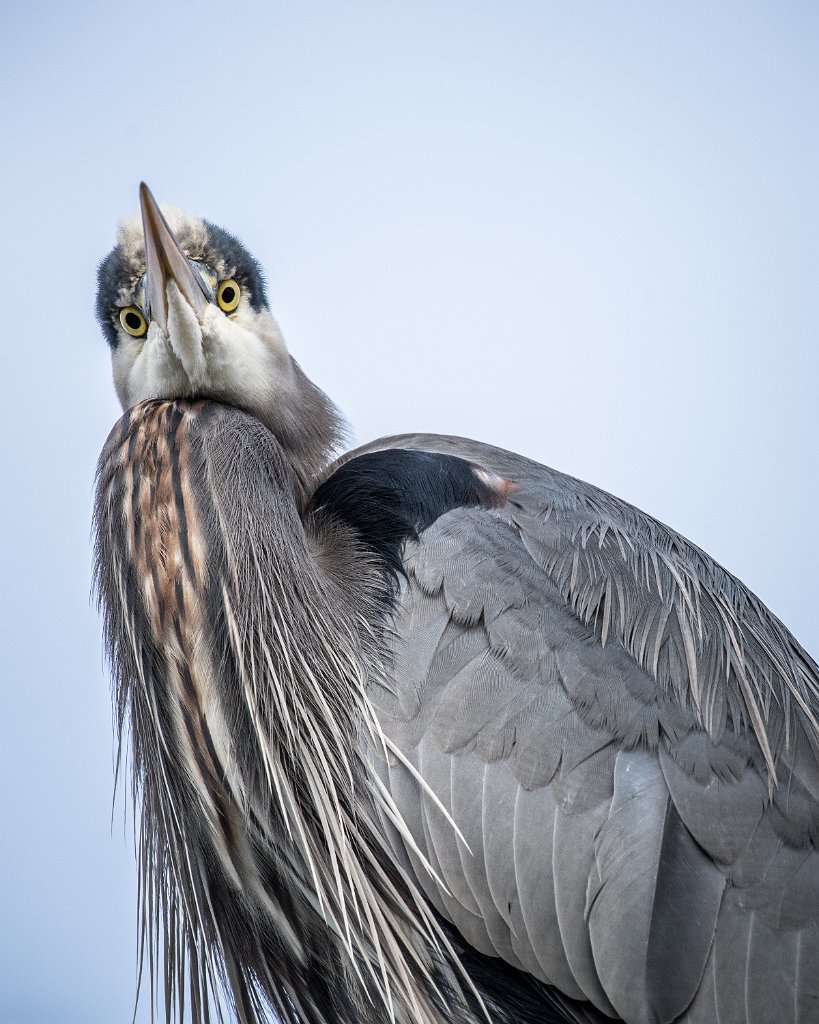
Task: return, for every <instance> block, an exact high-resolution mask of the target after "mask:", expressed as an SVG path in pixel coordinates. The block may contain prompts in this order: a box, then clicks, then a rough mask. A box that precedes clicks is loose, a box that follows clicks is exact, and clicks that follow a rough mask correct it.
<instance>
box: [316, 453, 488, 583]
mask: <svg viewBox="0 0 819 1024" xmlns="http://www.w3.org/2000/svg"><path fill="white" fill-rule="evenodd" d="M498 483H499V485H501V486H500V487H498V488H495V487H493V486H491V483H490V478H489V476H488V475H487V474H484V473H482V471H481V470H480V468H479V467H478V466H475V465H474V464H473V463H471V462H467V460H466V459H461V458H458V457H457V456H455V455H438V454H436V453H434V452H418V451H407V450H405V449H402V448H396V449H390V450H387V451H381V452H368V453H367V454H365V455H359V456H358V458H355V459H352V460H351V461H350V462H347V463H345V464H344V465H343V466H341V468H340V469H337V470H336V472H335V473H333V475H332V476H331V477H330V478H329V479H327V480H325V481H324V483H323V484H322V485H321V486H320V487H319V488H318V489H317V490H316V492H315V494H314V495H313V498H312V500H311V502H310V508H309V509H308V513H309V512H319V511H325V512H327V513H329V514H330V515H332V516H333V517H334V518H335V519H338V520H341V521H342V522H343V523H345V524H347V525H348V526H350V527H352V528H353V529H354V530H355V531H356V533H357V534H358V535H359V537H360V538H361V540H362V541H363V542H364V543H365V544H366V545H367V547H369V548H370V549H371V550H372V551H374V552H375V553H376V554H377V555H378V556H379V557H380V558H381V559H382V560H383V562H384V565H385V567H386V569H387V571H388V572H389V574H390V575H391V576H392V578H393V580H394V581H395V582H396V583H397V581H398V576H399V575H400V574H401V573H402V572H403V568H402V553H403V548H404V544H405V542H406V541H407V540H417V538H418V535H419V534H420V533H421V532H422V531H423V530H425V529H426V528H427V527H428V526H431V525H432V524H433V523H434V522H435V520H436V519H438V517H439V516H442V515H443V514H444V513H445V512H449V511H450V510H451V509H453V508H460V507H468V506H475V505H483V506H484V507H485V508H493V507H496V506H498V505H501V504H503V502H504V501H505V499H506V496H507V493H508V491H507V490H506V489H504V487H503V486H502V485H503V484H505V481H502V480H498Z"/></svg>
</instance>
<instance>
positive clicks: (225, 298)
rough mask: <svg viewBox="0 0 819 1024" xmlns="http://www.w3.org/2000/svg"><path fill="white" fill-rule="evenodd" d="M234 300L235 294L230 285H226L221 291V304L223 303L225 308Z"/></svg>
mask: <svg viewBox="0 0 819 1024" xmlns="http://www.w3.org/2000/svg"><path fill="white" fill-rule="evenodd" d="M235 298H236V292H235V291H234V290H233V286H232V285H228V286H227V288H223V289H222V302H224V304H225V305H226V306H229V305H230V304H231V302H233V300H234V299H235Z"/></svg>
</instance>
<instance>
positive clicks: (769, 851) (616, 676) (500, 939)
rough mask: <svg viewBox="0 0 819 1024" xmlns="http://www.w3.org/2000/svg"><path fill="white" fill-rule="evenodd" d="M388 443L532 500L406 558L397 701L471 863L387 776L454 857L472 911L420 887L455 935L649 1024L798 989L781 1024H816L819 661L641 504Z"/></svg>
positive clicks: (442, 523)
mask: <svg viewBox="0 0 819 1024" xmlns="http://www.w3.org/2000/svg"><path fill="white" fill-rule="evenodd" d="M385 444H386V445H390V444H392V445H395V446H398V447H401V448H412V447H415V446H418V447H421V448H423V449H424V450H436V451H442V452H448V453H451V452H455V451H457V452H459V453H461V454H462V455H464V456H466V457H467V458H469V459H471V460H472V461H474V462H475V463H477V464H478V465H481V466H483V467H484V468H486V469H487V470H489V471H491V472H493V473H496V474H499V475H501V476H503V477H504V478H505V479H508V480H510V481H511V482H512V483H513V484H514V485H515V488H516V489H515V490H514V491H512V492H511V494H510V497H509V501H508V503H507V505H506V506H505V507H504V508H503V509H499V510H494V511H486V510H456V511H452V512H450V513H448V514H447V515H445V516H443V517H441V518H440V519H439V520H438V521H437V522H436V523H435V524H434V525H433V526H431V527H430V528H429V529H428V530H427V531H426V532H425V533H424V535H423V536H422V537H421V538H420V540H419V542H418V543H415V544H410V545H408V549H407V554H406V560H405V561H406V567H407V582H406V584H405V587H404V590H403V592H402V597H401V602H400V611H399V615H398V620H397V625H396V630H395V641H394V644H395V651H396V655H395V657H396V661H395V666H396V670H395V675H394V678H393V679H392V680H391V688H390V689H389V690H383V691H382V690H378V688H376V691H375V695H374V702H375V704H376V707H377V709H378V711H379V715H380V720H381V722H382V724H383V726H384V728H385V729H386V731H387V732H388V734H389V735H390V736H391V737H392V738H393V739H394V740H395V741H396V743H397V744H398V745H399V746H400V747H401V748H402V750H403V751H404V753H405V754H406V755H407V756H408V757H412V758H415V759H416V763H417V764H418V765H419V767H420V768H421V774H422V775H423V777H424V778H425V779H426V781H427V782H428V783H430V785H431V787H432V788H433V790H434V791H435V792H436V793H437V795H438V797H439V798H440V799H441V801H442V802H443V803H444V805H445V807H446V808H447V809H448V810H449V811H450V812H451V813H452V816H453V818H454V820H455V823H456V824H457V825H458V826H459V827H460V828H461V830H462V831H463V833H464V838H465V840H466V842H467V843H469V845H470V847H471V848H472V851H473V854H474V855H473V856H470V854H468V853H466V851H465V849H464V846H463V844H462V843H461V844H458V846H457V849H458V853H459V854H460V856H459V857H458V858H456V859H453V850H454V849H455V848H456V844H455V842H454V841H453V840H452V837H451V827H450V826H449V824H448V823H447V822H446V821H445V819H444V818H443V816H442V815H441V814H440V812H439V811H438V810H437V809H436V808H435V807H434V806H432V805H431V804H430V801H429V799H428V798H426V797H425V796H424V794H423V793H422V792H421V791H420V789H419V787H418V785H417V783H416V782H414V781H413V780H410V779H409V778H407V777H406V772H405V771H404V769H403V768H402V767H401V766H400V765H394V766H392V767H391V768H387V767H386V766H384V765H383V764H382V765H381V770H382V771H384V772H385V775H386V777H387V778H389V779H390V780H391V783H392V787H393V792H395V793H396V794H397V795H398V800H397V802H398V805H399V807H400V808H401V809H402V810H403V809H404V807H405V806H411V807H413V808H415V807H420V817H419V816H418V814H417V812H416V816H415V819H414V821H415V830H416V831H415V839H416V842H417V843H418V846H419V848H420V849H421V850H422V851H423V852H428V853H429V854H430V855H431V856H432V857H433V858H435V857H436V856H437V853H438V851H439V850H442V849H443V850H446V860H445V861H444V860H442V859H441V858H440V857H438V858H437V863H438V864H439V865H440V867H441V875H442V878H443V881H444V882H445V883H446V886H447V889H448V892H444V891H442V889H441V887H440V886H439V885H437V884H435V883H434V882H432V881H431V880H429V879H428V878H426V879H425V876H424V873H423V871H422V870H421V868H420V867H419V866H418V865H417V864H416V865H414V868H413V870H414V872H415V874H416V875H417V876H418V877H419V878H420V879H421V880H422V882H423V884H424V885H425V889H426V891H427V893H428V895H429V896H430V898H431V899H432V900H433V902H434V903H435V904H436V906H437V907H438V908H439V910H440V912H441V913H442V914H444V915H445V916H447V917H449V918H450V919H451V920H453V921H454V922H455V923H456V924H457V925H458V926H459V927H460V929H461V930H462V932H463V933H464V934H465V935H468V937H469V938H470V940H471V941H472V942H473V943H474V944H475V945H476V947H477V948H479V949H481V950H482V951H483V952H487V953H494V954H497V955H500V956H502V957H504V959H506V960H508V961H509V962H510V963H513V964H515V965H516V966H519V967H521V968H523V969H525V970H527V971H529V972H531V973H534V974H535V975H536V976H538V977H541V978H543V979H544V980H547V981H550V982H553V983H555V984H557V985H558V986H560V987H561V988H562V989H563V991H565V992H567V993H569V994H571V995H573V996H575V997H585V998H587V999H589V1000H590V1001H591V1002H592V1003H593V1004H594V1005H595V1006H597V1007H598V1008H599V1009H600V1010H601V1011H603V1012H604V1013H608V1014H612V1015H614V1014H615V1013H616V1014H617V1015H620V1016H622V1017H623V1018H624V1019H626V1020H628V1021H634V1022H642V1021H646V1022H649V1021H669V1022H670V1021H674V1020H677V1019H678V1018H680V1017H683V1015H684V1014H687V1016H685V1018H684V1019H686V1020H690V1021H691V1022H694V1021H703V1022H705V1021H714V1020H718V1019H719V1020H724V1019H734V1018H733V1017H732V1016H731V1014H732V1013H737V1012H740V1011H739V1010H738V1009H736V1008H737V1007H740V1006H742V1007H743V1009H742V1010H741V1013H743V1014H744V1013H745V1010H744V1006H745V1001H746V992H751V991H754V990H765V992H762V991H760V992H759V994H758V995H757V996H756V997H755V998H756V1000H757V1004H758V1006H759V1007H764V1006H767V1005H769V1004H770V1003H771V1001H772V1000H773V999H774V996H773V995H771V994H770V992H769V991H768V988H767V986H766V985H765V984H764V982H762V981H761V980H760V979H764V978H766V977H770V978H772V979H774V978H776V979H779V978H781V977H787V978H789V979H790V981H789V982H788V985H790V986H791V992H792V993H793V992H798V994H797V995H795V996H793V998H792V1000H791V1002H792V1008H791V1007H790V1006H789V1007H787V1008H786V1007H785V1006H783V1005H782V1004H779V1010H778V1016H777V1017H776V1019H777V1020H788V1021H789V1020H793V1021H808V1020H811V1019H814V1018H815V1017H816V1015H817V1014H819V1002H817V1000H819V981H817V979H819V961H817V960H815V959H814V957H815V956H816V949H817V942H819V854H817V851H816V837H817V825H819V800H818V799H817V798H818V797H819V789H817V777H816V764H817V760H816V750H817V745H816V730H815V722H814V713H815V709H816V707H817V699H816V686H817V681H818V680H819V673H817V669H816V665H815V663H814V662H813V661H812V660H811V659H810V658H809V657H808V656H807V655H806V654H805V652H804V651H802V650H801V648H799V646H798V644H797V643H796V642H795V641H794V640H793V638H792V637H791V636H790V634H789V633H788V632H787V630H786V629H785V628H784V627H783V626H782V624H781V623H780V622H779V621H778V620H776V619H775V618H774V617H773V616H772V615H771V614H770V613H769V612H768V611H767V610H766V609H765V608H764V606H762V605H761V603H760V602H759V601H758V600H757V599H756V598H754V597H753V595H751V594H750V593H749V592H748V591H747V589H746V588H745V587H744V586H743V585H742V584H741V583H740V582H739V581H738V580H736V579H735V578H733V577H731V576H730V575H729V574H728V573H726V572H725V571H724V570H723V569H721V567H719V566H718V565H716V564H715V563H714V562H713V561H712V560H711V559H710V558H708V556H707V555H705V554H704V553H702V552H701V551H699V550H697V549H696V548H694V547H693V546H692V545H690V544H689V543H688V542H686V541H685V540H684V539H683V538H681V537H680V536H679V535H677V534H675V533H673V531H670V530H668V529H667V528H665V527H663V526H662V525H661V524H658V523H656V522H655V521H653V520H651V519H650V518H649V517H648V516H646V515H644V514H643V513H641V512H639V511H638V510H636V509H633V508H631V507H630V506H628V505H627V504H625V503H624V502H621V501H619V500H618V499H615V498H613V497H611V496H610V495H607V494H605V493H603V492H601V491H598V490H596V489H594V488H592V487H590V486H588V485H586V484H582V483H580V482H578V481H575V480H572V479H571V478H568V477H565V476H562V475H561V474H557V473H554V472H552V471H551V470H548V469H546V468H544V467H541V466H537V465H535V464H533V463H530V462H527V461H526V460H523V459H520V458H518V457H516V456H512V455H509V454H508V453H504V452H499V451H497V450H495V449H492V448H490V447H488V446H484V445H479V444H476V443H474V442H468V441H462V440H458V439H449V438H440V437H431V436H420V437H401V438H397V439H394V440H389V441H386V442H383V441H382V442H376V445H385ZM408 821H410V822H411V821H413V819H412V818H408ZM396 845H397V846H398V847H399V848H400V845H401V844H400V842H398V841H397V840H396ZM558 937H559V938H558ZM728 949H730V954H728V952H727V950H728ZM806 956H807V957H808V963H805V962H804V958H805V957H806ZM772 984H773V981H772ZM740 993H741V994H742V998H741V1000H740ZM748 998H749V999H750V996H748ZM692 1001H693V1002H692ZM729 1006H730V1007H734V1009H732V1010H728V1009H727V1007H729ZM755 1012H756V1013H757V1016H758V1017H759V1019H760V1020H765V1019H773V1018H770V1017H766V1016H765V1010H764V1009H758V1010H757V1011H755ZM737 1019H744V1017H737Z"/></svg>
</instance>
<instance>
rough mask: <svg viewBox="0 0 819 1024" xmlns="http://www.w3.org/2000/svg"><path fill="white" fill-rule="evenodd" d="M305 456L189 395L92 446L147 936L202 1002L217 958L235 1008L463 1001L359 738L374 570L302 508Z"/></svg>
mask: <svg viewBox="0 0 819 1024" xmlns="http://www.w3.org/2000/svg"><path fill="white" fill-rule="evenodd" d="M306 465H307V463H303V467H304V466H306ZM310 471H312V470H305V469H304V468H302V470H301V471H300V472H296V471H294V468H293V464H292V462H291V461H290V460H289V459H288V458H287V457H286V456H285V451H284V450H283V448H282V446H281V445H280V444H279V443H278V441H277V440H276V438H274V437H273V435H272V434H271V433H270V431H268V430H267V429H266V428H265V427H264V426H263V425H262V424H261V423H259V421H258V420H255V419H253V418H252V417H250V416H247V415H246V414H244V413H241V412H238V411H237V410H235V409H230V408H228V407H225V406H219V405H216V404H213V403H204V402H194V403H186V402H147V403H144V404H143V405H141V406H138V407H136V408H135V409H133V410H131V411H130V412H129V413H127V414H126V415H125V416H124V417H123V419H122V421H121V423H120V425H118V427H116V428H115V430H114V432H113V433H112V435H111V437H110V438H109V441H108V444H107V445H106V447H105V449H104V451H103V454H102V457H101V460H100V467H99V476H98V490H97V507H96V527H97V548H96V555H97V562H96V581H97V589H98V593H99V596H100V600H101V603H102V606H103V610H104V613H105V628H106V634H107V640H108V646H109V650H110V651H111V652H112V659H113V668H114V675H115V682H116V700H117V706H118V718H119V725H120V729H121V730H123V729H128V728H129V729H130V732H131V745H132V759H133V772H134V785H135V793H136V795H137V796H138V797H139V799H140V802H141V809H142V827H141V850H140V859H141V878H142V882H141V897H142V907H143V909H142V923H143V942H144V943H145V944H147V945H148V947H149V949H150V950H151V959H152V961H154V952H155V950H154V946H157V947H161V946H164V961H165V973H166V979H165V980H166V992H169V993H171V995H173V994H174V993H175V994H176V995H177V997H180V994H181V992H182V987H183V986H182V983H181V982H180V980H179V979H180V977H181V975H182V970H183V968H184V965H185V959H186V957H187V959H188V964H189V969H190V982H189V986H190V992H191V999H192V1003H193V1006H194V1013H195V1014H198V1017H197V1018H196V1019H199V1018H201V1019H205V1017H206V1012H207V1011H206V1009H204V1010H203V1007H205V1006H206V1002H207V993H208V991H209V990H211V991H216V990H218V988H219V984H218V981H219V980H221V982H222V983H223V984H224V986H225V987H226V988H227V989H228V990H229V991H230V993H231V997H232V1001H233V1003H234V1007H235V1010H236V1012H237V1015H238V1016H239V1019H240V1020H241V1021H243V1022H244V1021H247V1022H255V1021H259V1020H263V1019H265V1007H267V1006H271V1007H272V1008H273V1009H274V1011H275V1012H276V1014H277V1015H278V1016H279V1018H280V1019H281V1020H283V1021H291V1022H299V1024H308V1022H309V1024H324V1022H327V1021H330V1020H332V1021H337V1022H339V1024H367V1022H371V1024H375V1022H376V1021H383V1020H385V1019H393V1020H397V1021H399V1022H402V1024H404V1022H409V1021H410V1020H412V1021H419V1022H421V1024H433V1022H439V1021H440V1020H441V1019H443V1018H442V1015H443V1014H444V1013H446V1018H447V1019H451V1020H454V1021H458V1020H462V1019H463V1020H466V1019H473V1018H472V1017H471V1014H470V1015H467V1014H468V1010H467V1003H469V1002H470V1000H471V998H472V997H471V996H470V995H469V993H467V995H466V996H464V995H463V991H462V989H461V985H460V983H459V981H458V980H457V975H456V973H455V970H454V969H453V967H452V963H453V962H454V954H453V953H452V950H451V949H450V948H449V946H448V944H447V942H446V939H445V938H444V936H443V934H442V933H441V930H440V928H439V926H438V925H437V923H436V921H435V919H434V918H433V916H432V914H431V912H430V911H429V910H428V909H427V908H426V904H425V903H424V902H423V900H422V898H421V897H420V895H419V894H418V892H417V891H416V889H415V888H414V886H413V884H412V883H411V882H410V880H409V879H408V878H407V877H406V875H404V874H403V873H402V871H401V870H400V868H398V867H397V866H395V864H394V863H393V858H392V856H391V854H390V851H389V847H388V843H387V840H386V839H385V838H384V833H383V828H382V827H380V825H379V822H380V821H382V820H384V819H387V820H390V821H392V822H393V824H395V825H396V826H397V827H399V828H400V827H401V825H402V823H401V822H400V816H399V815H398V814H397V811H396V809H395V808H394V806H393V805H392V804H391V802H390V798H389V796H388V795H387V793H386V791H385V790H384V789H383V787H379V784H378V782H377V779H376V776H375V774H374V773H373V772H371V770H370V769H369V765H368V761H367V754H366V751H367V750H368V749H370V750H372V749H377V748H378V747H379V745H382V746H383V745H384V744H386V742H387V741H386V740H385V739H384V737H383V736H382V735H381V733H380V729H379V726H378V723H377V720H376V718H375V716H374V714H373V712H372V710H371V708H370V705H369V702H368V700H367V696H366V684H367V681H368V677H371V676H373V675H377V674H378V673H379V672H380V671H381V655H380V647H379V637H378V635H377V631H376V630H374V628H373V623H374V622H377V621H378V617H379V608H380V605H378V602H377V593H378V589H379V586H382V587H383V580H382V579H381V577H380V576H379V571H378V570H377V569H376V567H375V566H374V565H368V563H367V561H366V558H365V556H364V554H363V552H362V551H360V550H358V549H357V548H356V546H355V543H354V540H353V539H352V538H351V537H350V536H348V535H345V534H344V533H343V531H342V530H341V529H340V528H334V527H333V526H332V525H331V524H324V525H323V526H320V525H319V524H318V523H313V522H307V523H306V524H305V523H303V522H302V520H301V518H300V516H299V506H300V504H301V502H302V500H303V499H302V495H301V491H302V488H303V486H304V484H303V481H302V480H301V479H300V477H301V476H303V475H305V474H306V473H307V472H310ZM353 559H355V565H356V574H355V577H354V579H355V600H354V601H353V600H352V599H351V594H350V593H349V587H350V585H351V584H350V580H351V579H352V578H353V577H352V565H353ZM348 566H349V571H348ZM362 566H363V567H364V568H363V570H362ZM169 936H170V937H171V938H170V939H169V938H168V937H169ZM442 992H446V993H448V995H447V1000H448V1001H449V1005H448V1006H447V1007H446V1010H445V1009H444V1004H443V998H444V997H443V995H442ZM461 1013H463V1016H460V1015H459V1014H461Z"/></svg>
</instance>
